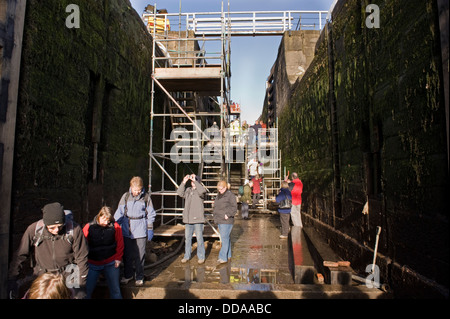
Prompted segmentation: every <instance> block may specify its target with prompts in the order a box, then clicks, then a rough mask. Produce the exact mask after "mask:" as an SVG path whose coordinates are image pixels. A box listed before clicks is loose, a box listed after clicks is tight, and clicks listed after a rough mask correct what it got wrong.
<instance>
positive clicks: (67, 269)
mask: <svg viewBox="0 0 450 319" xmlns="http://www.w3.org/2000/svg"><path fill="white" fill-rule="evenodd" d="M42 213H43V218H42V219H41V220H39V221H37V222H35V223H33V224H31V225H30V226H28V228H27V230H26V231H25V233H24V235H23V236H22V240H21V242H20V246H19V249H18V250H17V252H16V253H15V255H14V257H13V260H12V262H11V265H10V268H9V275H8V278H9V283H8V285H9V286H10V287H9V288H10V289H13V288H12V287H14V283H15V282H16V281H17V276H18V275H19V274H20V271H21V270H22V267H23V264H24V262H25V261H26V260H27V259H28V258H29V257H33V255H34V260H35V265H34V273H33V274H34V276H36V277H37V276H38V275H40V274H42V273H45V272H53V273H62V274H63V275H64V276H65V277H66V285H67V286H68V288H71V289H72V291H73V293H74V297H75V298H83V297H84V295H85V293H84V287H85V284H86V276H87V273H88V265H87V256H88V252H89V251H88V246H87V243H86V239H85V237H84V235H83V231H82V229H81V227H80V226H79V225H78V224H77V223H75V222H74V221H73V220H72V219H71V218H67V217H66V214H65V212H64V207H63V206H62V205H61V204H60V203H51V204H47V205H45V206H44V208H43V209H42ZM33 253H34V254H33Z"/></svg>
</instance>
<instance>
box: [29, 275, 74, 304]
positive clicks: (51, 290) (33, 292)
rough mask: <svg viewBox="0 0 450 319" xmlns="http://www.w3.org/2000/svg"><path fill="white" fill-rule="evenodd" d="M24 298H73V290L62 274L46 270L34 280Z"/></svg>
mask: <svg viewBox="0 0 450 319" xmlns="http://www.w3.org/2000/svg"><path fill="white" fill-rule="evenodd" d="M23 299H72V292H71V291H70V289H69V288H68V287H67V286H66V282H65V279H64V276H63V275H62V274H60V273H56V274H55V273H49V272H46V273H43V274H41V275H39V276H38V277H37V278H36V279H35V280H34V281H33V283H32V284H31V287H30V289H29V290H28V291H27V292H26V294H25V296H24V297H23Z"/></svg>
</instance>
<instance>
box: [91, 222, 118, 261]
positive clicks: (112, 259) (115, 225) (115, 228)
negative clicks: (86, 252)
mask: <svg viewBox="0 0 450 319" xmlns="http://www.w3.org/2000/svg"><path fill="white" fill-rule="evenodd" d="M89 226H90V225H89V223H87V224H86V225H84V228H83V233H84V236H85V237H86V239H87V238H88V235H89ZM114 230H115V233H114V236H115V239H116V243H117V246H116V253H115V254H114V255H112V256H111V257H109V258H107V259H104V260H100V261H98V260H92V259H88V262H89V263H91V264H93V265H98V266H100V265H106V264H109V263H110V262H112V261H114V260H122V256H123V247H124V244H123V236H122V228H121V227H120V225H119V224H118V223H117V222H114ZM88 244H89V241H88Z"/></svg>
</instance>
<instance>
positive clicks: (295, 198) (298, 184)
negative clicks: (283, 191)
mask: <svg viewBox="0 0 450 319" xmlns="http://www.w3.org/2000/svg"><path fill="white" fill-rule="evenodd" d="M292 182H293V183H294V188H293V189H292V191H291V195H292V205H300V204H301V203H302V192H303V183H302V181H301V180H300V179H299V178H296V179H294V180H293V181H292Z"/></svg>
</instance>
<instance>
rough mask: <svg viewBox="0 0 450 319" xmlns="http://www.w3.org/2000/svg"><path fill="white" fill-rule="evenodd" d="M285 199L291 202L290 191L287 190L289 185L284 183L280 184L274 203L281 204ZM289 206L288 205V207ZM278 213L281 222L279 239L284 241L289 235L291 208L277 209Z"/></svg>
mask: <svg viewBox="0 0 450 319" xmlns="http://www.w3.org/2000/svg"><path fill="white" fill-rule="evenodd" d="M286 199H288V200H291V201H292V195H291V191H290V190H289V184H288V182H286V181H283V182H281V189H280V191H279V193H278V194H277V196H276V197H275V201H276V202H277V203H281V202H283V201H285V200H286ZM288 206H289V205H288ZM278 212H279V213H280V222H281V235H280V238H282V239H284V238H287V237H288V234H289V220H290V217H291V208H290V207H287V206H286V207H283V206H282V207H280V206H279V207H278Z"/></svg>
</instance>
